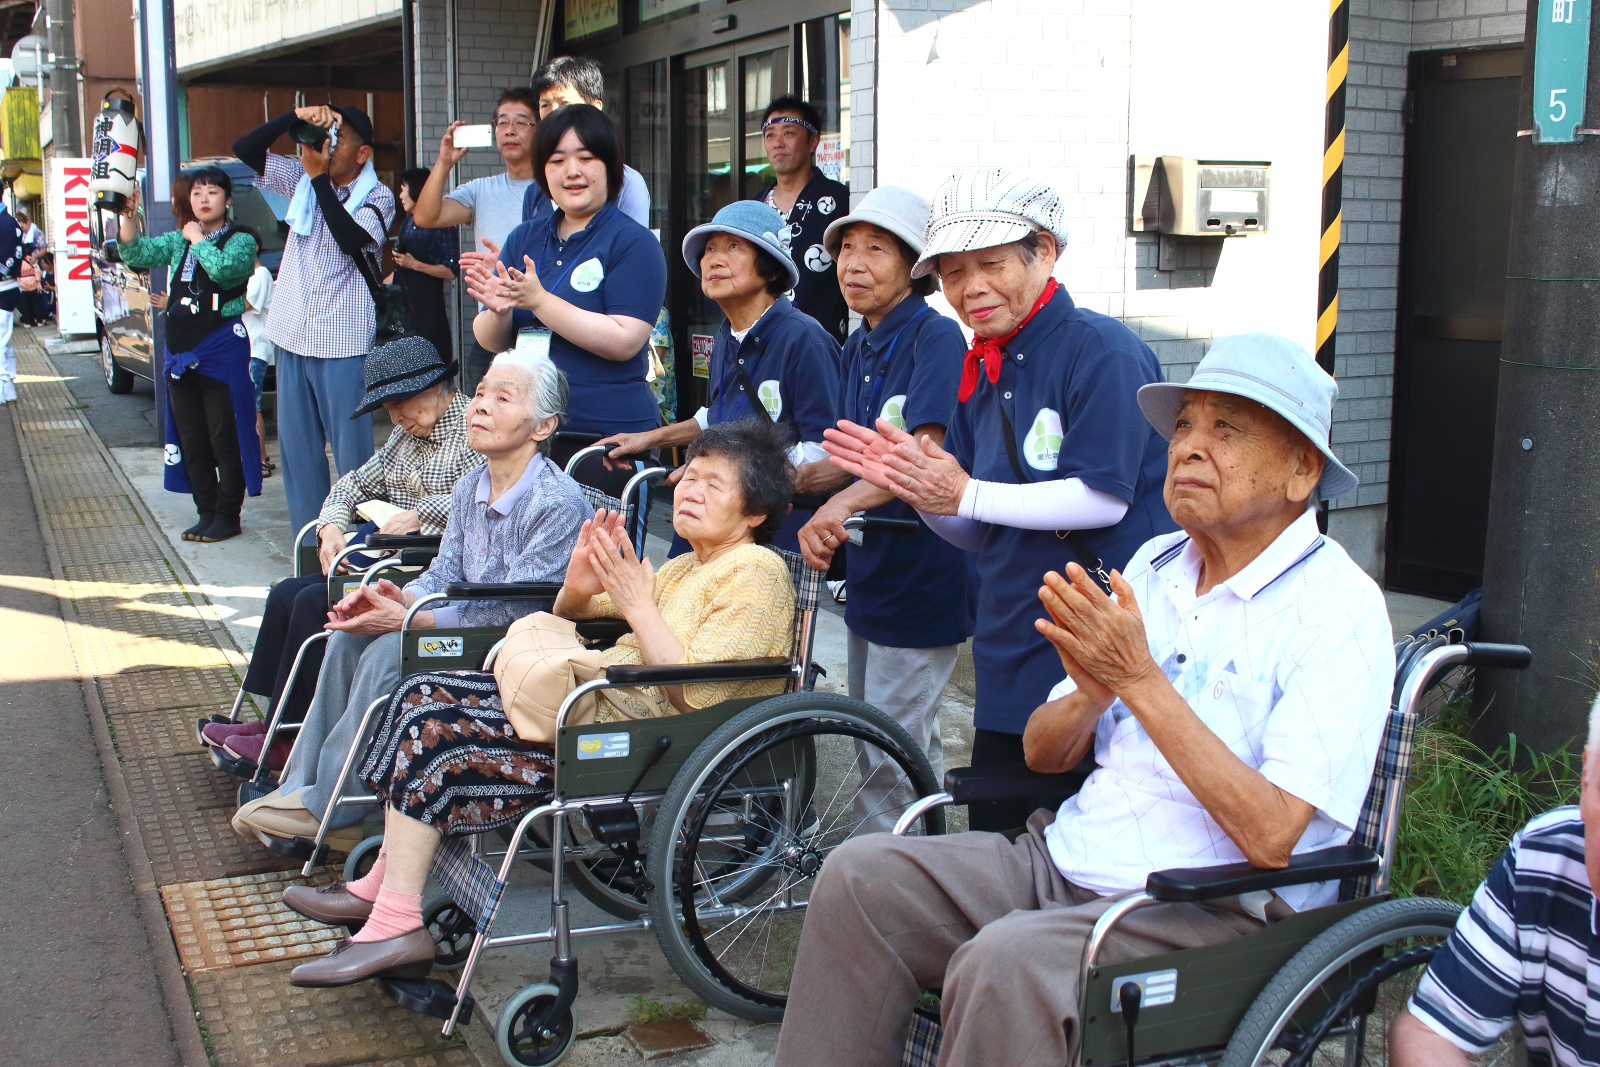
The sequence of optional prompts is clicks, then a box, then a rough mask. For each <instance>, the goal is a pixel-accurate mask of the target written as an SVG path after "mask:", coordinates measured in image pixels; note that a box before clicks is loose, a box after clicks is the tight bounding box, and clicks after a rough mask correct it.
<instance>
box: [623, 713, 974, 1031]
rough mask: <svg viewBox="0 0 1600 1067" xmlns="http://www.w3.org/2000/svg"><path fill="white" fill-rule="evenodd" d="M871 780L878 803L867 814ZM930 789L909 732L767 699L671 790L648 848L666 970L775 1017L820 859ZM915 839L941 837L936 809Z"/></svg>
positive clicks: (752, 1013)
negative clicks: (874, 820) (870, 821)
mask: <svg viewBox="0 0 1600 1067" xmlns="http://www.w3.org/2000/svg"><path fill="white" fill-rule="evenodd" d="M873 766H876V768H877V770H876V771H875V772H871V773H869V774H867V777H865V778H864V777H863V775H864V773H867V769H868V768H870V767H873ZM869 780H870V782H871V783H872V784H873V785H875V786H876V787H877V792H876V793H875V794H874V795H881V797H882V799H881V800H878V801H875V802H872V803H871V805H870V807H869V806H867V800H868V798H867V797H866V796H865V794H864V791H863V786H864V785H866V784H868V782H869ZM936 788H937V784H936V782H935V779H934V775H933V769H932V768H931V767H930V766H929V765H928V761H927V758H926V757H925V756H924V755H923V754H922V753H921V752H920V751H919V750H918V749H917V747H916V746H915V745H913V744H912V742H911V739H910V737H908V736H907V735H906V733H905V731H904V730H903V729H901V728H900V727H899V726H898V725H897V724H895V723H893V722H891V721H890V720H889V719H887V718H886V717H884V716H883V715H882V714H881V713H880V712H879V711H878V710H877V709H875V708H873V707H871V706H870V705H867V704H863V703H861V702H859V701H855V700H850V699H848V698H846V697H841V696H833V695H831V694H824V693H793V694H790V695H787V696H781V697H774V698H773V699H772V700H769V701H766V702H764V703H761V704H758V705H756V706H755V707H753V708H750V709H749V710H747V711H745V712H743V713H741V714H739V715H737V716H735V717H734V718H733V719H731V720H729V721H728V722H727V723H725V724H723V725H722V726H721V727H720V728H719V729H718V730H717V731H716V732H715V733H713V734H712V735H711V736H710V737H709V738H707V739H706V740H705V741H704V742H702V743H701V745H700V747H699V748H697V749H696V750H695V752H694V754H693V755H692V756H691V757H690V758H689V760H688V762H687V763H685V764H684V766H683V768H682V769H681V770H679V772H678V774H677V777H675V778H674V779H673V782H672V787H671V788H670V789H669V790H668V791H667V794H666V797H665V798H663V800H662V802H661V809H660V812H659V814H658V816H657V818H656V825H655V832H654V833H653V835H652V836H651V840H650V852H649V868H650V878H651V881H653V882H654V883H655V885H656V889H655V893H654V895H653V896H652V898H651V911H652V916H653V918H654V920H655V921H654V923H653V926H654V928H655V932H656V939H657V941H659V942H660V944H661V949H662V951H663V953H665V955H666V957H667V961H668V962H669V963H670V964H671V965H672V969H673V970H674V971H676V972H677V973H678V976H679V977H680V978H682V979H683V980H684V982H685V983H686V984H687V985H688V986H689V987H690V988H691V989H693V990H694V991H695V992H696V993H698V994H699V995H700V996H702V997H704V998H705V999H706V1000H707V1001H709V1002H711V1003H712V1004H714V1005H716V1006H717V1007H719V1008H722V1009H723V1010H724V1011H728V1012H731V1013H732V1014H734V1015H738V1016H740V1017H742V1018H746V1019H751V1020H755V1021H758V1022H770V1021H775V1020H777V1019H780V1018H782V1017H783V1007H784V1004H785V1002H786V1000H787V994H788V989H789V978H790V974H791V973H792V971H793V967H794V954H795V951H796V950H797V948H798V946H799V942H800V927H801V924H802V922H803V921H804V919H805V907H806V901H807V900H808V899H809V896H810V892H811V888H812V885H813V883H814V882H815V880H816V877H817V874H818V873H819V872H820V871H821V869H822V866H823V865H824V864H825V863H826V862H827V858H828V855H829V854H830V853H831V852H832V851H833V850H834V849H835V848H837V847H838V846H839V845H841V844H843V843H844V842H845V841H846V840H849V839H850V838H851V837H854V836H856V835H857V834H858V833H861V832H863V826H864V821H865V820H866V819H868V818H871V817H875V816H888V817H890V818H891V819H892V818H893V817H894V816H896V815H898V813H899V812H900V811H903V810H905V808H906V807H908V806H909V805H910V804H911V803H912V802H913V801H914V800H915V799H916V798H917V797H920V796H923V795H926V794H927V793H930V792H933V791H934V790H935V789H936ZM858 800H859V801H861V802H862V803H860V804H858ZM863 809H865V810H863ZM922 832H923V833H927V834H938V833H943V832H944V813H943V811H942V810H939V809H935V810H934V811H931V812H929V813H928V814H927V815H925V816H924V817H923V822H922Z"/></svg>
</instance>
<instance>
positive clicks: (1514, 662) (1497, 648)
mask: <svg viewBox="0 0 1600 1067" xmlns="http://www.w3.org/2000/svg"><path fill="white" fill-rule="evenodd" d="M1464 647H1465V648H1466V650H1467V658H1466V660H1465V661H1464V666H1467V667H1500V668H1503V669H1505V670H1510V671H1520V670H1522V669H1523V668H1524V667H1526V666H1527V665H1528V664H1530V663H1532V662H1533V652H1532V651H1531V650H1530V649H1529V648H1528V647H1527V646H1526V645H1495V644H1488V643H1486V642H1483V641H1469V642H1467V644H1466V645H1465V646H1464Z"/></svg>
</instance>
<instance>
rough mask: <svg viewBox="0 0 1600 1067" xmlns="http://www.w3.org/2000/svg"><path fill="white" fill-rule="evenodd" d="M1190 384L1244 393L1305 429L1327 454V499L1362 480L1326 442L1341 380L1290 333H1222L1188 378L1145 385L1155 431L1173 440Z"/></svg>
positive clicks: (1143, 400)
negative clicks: (1283, 335)
mask: <svg viewBox="0 0 1600 1067" xmlns="http://www.w3.org/2000/svg"><path fill="white" fill-rule="evenodd" d="M1186 389H1204V390H1209V391H1211V392H1215V393H1231V394H1232V395H1234V396H1242V397H1245V398H1246V399H1248V400H1254V401H1255V402H1256V403H1258V404H1260V405H1262V406H1263V407H1267V408H1271V409H1272V410H1273V411H1276V412H1277V413H1278V414H1279V415H1282V416H1283V417H1284V418H1285V419H1288V420H1289V425H1291V426H1293V427H1294V428H1295V429H1297V430H1299V431H1300V432H1301V433H1303V434H1305V435H1306V439H1307V440H1309V441H1310V442H1311V443H1312V444H1314V445H1316V446H1317V449H1318V451H1320V452H1321V453H1322V454H1323V455H1324V456H1326V457H1327V459H1328V463H1327V465H1326V466H1325V467H1323V468H1322V480H1321V481H1320V482H1318V483H1317V495H1318V496H1319V497H1321V498H1322V499H1323V500H1336V499H1338V498H1339V497H1342V496H1347V495H1349V494H1350V493H1353V492H1355V491H1356V487H1357V486H1358V485H1360V484H1361V480H1360V479H1359V478H1357V477H1356V476H1355V475H1354V474H1353V473H1351V471H1350V468H1349V467H1346V466H1345V465H1344V464H1343V463H1340V462H1339V457H1338V456H1335V455H1334V454H1333V449H1332V448H1330V447H1329V446H1328V433H1329V431H1330V430H1331V429H1332V427H1333V401H1334V398H1335V397H1337V396H1338V395H1339V384H1338V383H1337V382H1335V381H1334V380H1333V377H1332V375H1330V374H1329V373H1328V372H1327V371H1325V370H1323V369H1322V368H1321V367H1319V366H1317V361H1316V360H1314V359H1312V358H1311V353H1309V352H1307V351H1306V350H1305V349H1304V348H1301V347H1300V346H1299V345H1297V344H1295V343H1294V342H1293V341H1291V340H1289V339H1288V338H1287V337H1279V336H1277V335H1276V334H1270V333H1239V334H1234V335H1233V336H1232V337H1219V338H1217V339H1216V340H1215V341H1214V342H1212V345H1211V351H1209V352H1207V353H1206V356H1205V358H1204V359H1202V360H1201V361H1200V365H1199V366H1198V367H1196V368H1195V369H1194V375H1193V376H1192V377H1191V378H1190V379H1189V380H1188V381H1187V382H1184V383H1183V384H1182V385H1177V384H1174V383H1171V382H1158V383H1155V384H1152V385H1146V386H1143V387H1141V388H1140V389H1139V410H1140V411H1142V412H1144V417H1145V418H1146V419H1148V420H1150V425H1151V426H1154V427H1155V428H1156V433H1158V434H1160V435H1161V436H1162V437H1164V438H1166V439H1167V440H1169V441H1170V440H1172V430H1173V426H1174V424H1175V423H1176V422H1177V418H1178V405H1179V404H1181V403H1182V402H1183V393H1184V390H1186Z"/></svg>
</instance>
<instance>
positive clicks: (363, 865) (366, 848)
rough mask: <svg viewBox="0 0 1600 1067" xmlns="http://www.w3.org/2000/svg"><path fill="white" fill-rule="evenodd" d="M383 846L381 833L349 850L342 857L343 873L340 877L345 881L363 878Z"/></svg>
mask: <svg viewBox="0 0 1600 1067" xmlns="http://www.w3.org/2000/svg"><path fill="white" fill-rule="evenodd" d="M382 848H383V835H382V834H376V835H374V836H372V837H369V838H367V839H366V840H365V841H362V842H361V843H360V844H359V845H357V846H356V847H355V848H353V849H351V850H350V853H349V855H347V856H345V858H344V874H343V875H342V877H343V878H344V880H345V881H347V882H354V881H356V880H357V879H360V878H365V877H366V875H367V872H368V871H370V870H372V865H373V864H374V863H376V862H378V852H379V850H380V849H382Z"/></svg>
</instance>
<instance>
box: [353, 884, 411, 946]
mask: <svg viewBox="0 0 1600 1067" xmlns="http://www.w3.org/2000/svg"><path fill="white" fill-rule="evenodd" d="M420 929H422V894H421V893H396V892H395V891H394V890H392V889H390V888H388V887H387V886H385V887H384V888H382V889H379V890H378V899H377V900H376V901H374V902H373V904H372V914H371V915H370V916H369V917H368V918H367V921H366V924H365V925H364V926H362V927H361V929H360V930H358V931H357V932H356V933H355V934H354V935H353V936H352V937H351V938H350V940H352V941H355V942H357V943H359V944H366V943H368V942H371V941H387V940H389V938H391V937H399V936H400V935H401V934H409V933H410V932H411V931H413V930H420Z"/></svg>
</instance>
